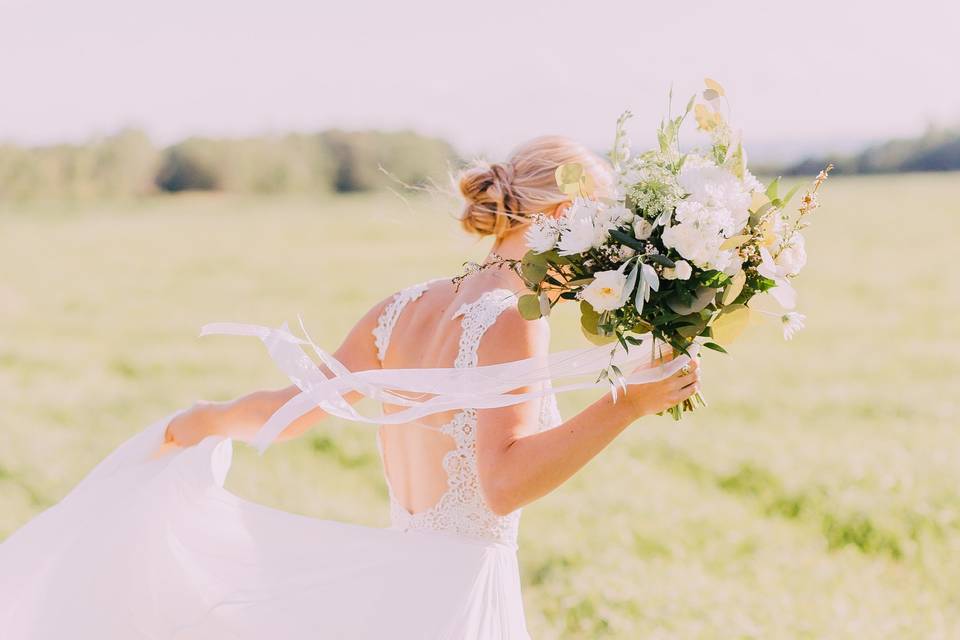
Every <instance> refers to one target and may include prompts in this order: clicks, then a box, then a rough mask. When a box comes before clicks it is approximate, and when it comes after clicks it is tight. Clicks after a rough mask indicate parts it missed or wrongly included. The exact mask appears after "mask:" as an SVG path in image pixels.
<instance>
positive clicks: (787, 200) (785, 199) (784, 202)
mask: <svg viewBox="0 0 960 640" xmlns="http://www.w3.org/2000/svg"><path fill="white" fill-rule="evenodd" d="M800 186H801V185H800V183H799V182H798V183H797V184H795V185H793V187H792V188H791V189H790V191H787V195H785V196H783V197H782V198H780V205H779V206H780V208H783V207H786V206H787V205H788V204H790V200H791V199H793V196H794V195H796V193H797V190H798V189H799V188H800Z"/></svg>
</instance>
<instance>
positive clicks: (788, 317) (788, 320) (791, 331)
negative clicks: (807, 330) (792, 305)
mask: <svg viewBox="0 0 960 640" xmlns="http://www.w3.org/2000/svg"><path fill="white" fill-rule="evenodd" d="M806 319H807V316H805V315H803V314H802V313H798V312H796V311H790V312H787V313H785V314H783V315H782V316H780V322H781V324H782V325H783V339H784V340H792V339H793V336H794V335H795V334H796V333H797V332H798V331H800V330H801V329H803V328H804V327H805V326H806V325H805V322H806Z"/></svg>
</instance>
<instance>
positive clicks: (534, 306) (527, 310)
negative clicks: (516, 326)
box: [517, 293, 542, 320]
mask: <svg viewBox="0 0 960 640" xmlns="http://www.w3.org/2000/svg"><path fill="white" fill-rule="evenodd" d="M517 310H518V311H519V312H520V315H521V316H523V318H524V319H525V320H537V319H538V318H540V317H542V316H541V314H540V297H539V296H537V295H536V294H533V293H527V294H524V295H522V296H520V299H519V300H517Z"/></svg>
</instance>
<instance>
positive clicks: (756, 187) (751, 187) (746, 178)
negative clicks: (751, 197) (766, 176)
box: [743, 169, 767, 193]
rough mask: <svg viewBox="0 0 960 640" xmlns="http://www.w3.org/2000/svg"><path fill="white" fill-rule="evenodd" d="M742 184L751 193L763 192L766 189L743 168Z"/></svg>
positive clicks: (755, 177)
mask: <svg viewBox="0 0 960 640" xmlns="http://www.w3.org/2000/svg"><path fill="white" fill-rule="evenodd" d="M743 186H744V187H745V188H746V190H747V191H749V192H751V193H763V192H764V191H766V189H767V188H766V187H765V186H764V184H763V183H762V182H760V180H758V179H757V176H755V175H753V174H752V173H750V170H749V169H744V170H743Z"/></svg>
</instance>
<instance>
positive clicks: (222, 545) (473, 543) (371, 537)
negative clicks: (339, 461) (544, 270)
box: [0, 284, 560, 640]
mask: <svg viewBox="0 0 960 640" xmlns="http://www.w3.org/2000/svg"><path fill="white" fill-rule="evenodd" d="M426 288H427V284H423V285H417V286H414V287H410V288H408V289H406V290H404V291H401V292H400V293H398V294H396V296H395V297H394V298H393V300H392V301H391V302H390V303H389V304H388V306H387V307H386V309H385V311H384V312H383V315H382V316H381V318H380V322H379V324H378V326H377V328H376V330H375V332H374V339H375V344H376V347H377V350H378V353H379V355H380V357H381V360H382V358H383V355H384V354H385V353H386V350H387V348H388V346H389V343H390V336H391V332H392V329H393V326H394V324H395V323H396V321H397V318H398V317H399V316H400V314H401V312H402V311H403V309H404V307H405V306H407V305H408V304H409V303H410V302H412V301H414V300H416V299H417V298H418V297H419V296H420V295H421V294H422V293H423V291H424V290H425V289H426ZM513 304H515V297H513V294H512V293H511V292H509V291H505V290H497V291H488V292H486V293H484V294H483V295H481V296H480V297H479V299H477V300H476V301H474V302H472V303H468V304H465V305H463V306H462V307H461V308H460V310H459V312H458V314H457V316H458V317H462V320H461V326H462V333H461V337H460V343H459V353H458V354H457V357H456V362H455V367H457V368H464V367H475V366H476V364H477V349H478V346H479V344H480V340H481V338H482V336H483V334H484V332H485V331H486V330H487V328H488V327H490V326H491V325H492V324H493V323H494V322H495V321H496V319H497V317H498V315H499V314H500V313H501V312H502V311H503V310H504V309H506V308H507V307H509V306H511V305H513ZM542 403H543V404H542V407H543V409H542V411H541V418H540V427H541V428H548V427H551V426H555V425H556V424H558V423H559V420H560V419H559V415H558V413H557V409H556V400H555V397H554V396H553V395H546V396H544V397H543V398H542ZM169 419H170V417H168V418H165V419H163V420H160V421H158V422H156V423H155V424H153V425H150V426H149V427H148V428H147V429H146V430H145V431H143V432H142V433H140V434H139V435H137V436H135V437H133V438H132V439H130V440H129V441H127V442H126V443H125V444H123V445H122V446H120V447H119V448H118V449H117V450H116V451H114V452H113V453H112V454H111V455H110V456H108V457H107V458H106V459H105V460H104V461H103V462H102V463H101V464H100V465H98V466H97V467H96V468H95V469H94V470H93V471H92V472H91V473H90V474H89V475H88V476H87V477H86V478H84V479H83V481H81V482H80V484H79V485H78V486H77V487H76V488H75V489H74V490H73V491H71V492H70V493H69V494H68V495H67V496H66V497H65V498H64V499H63V500H62V501H61V502H60V503H59V504H57V505H56V506H54V507H52V508H50V509H48V510H47V511H45V512H44V513H42V514H40V515H39V516H37V517H36V518H35V519H33V520H32V521H31V522H29V523H28V524H26V525H25V526H24V527H23V528H21V529H20V530H19V531H17V532H16V533H14V534H13V535H12V536H11V537H10V538H9V539H7V540H6V541H5V542H3V543H2V544H0V638H3V639H4V640H27V639H30V640H42V639H51V640H53V639H56V640H63V639H66V638H71V639H73V638H77V639H91V640H93V639H96V640H134V639H139V638H149V639H164V638H178V639H187V638H190V639H203V640H220V639H224V640H225V639H231V640H232V639H250V640H253V639H256V640H265V639H267V638H277V639H284V640H296V639H301V638H302V639H307V638H309V639H310V640H317V639H327V638H330V639H334V638H336V639H339V638H344V639H352V638H371V639H373V638H376V639H378V640H383V639H388V638H389V639H407V638H409V639H411V640H413V639H417V640H420V639H433V638H449V639H456V640H469V639H477V640H480V639H482V640H495V639H518V638H528V634H527V631H526V627H525V622H524V613H523V604H522V600H521V594H520V580H519V571H518V566H517V555H516V542H517V528H518V524H519V519H520V513H519V511H517V512H514V513H511V514H509V515H506V516H498V515H496V514H494V513H493V512H492V511H490V509H488V508H487V506H486V504H485V502H484V499H483V496H482V495H481V493H480V486H479V482H478V477H477V460H476V447H475V440H476V433H477V415H476V411H475V410H474V409H462V410H460V411H458V412H456V413H455V415H454V417H453V419H452V420H450V421H449V423H447V424H446V425H445V426H443V427H442V429H441V431H442V433H445V434H447V435H449V436H450V437H451V438H452V439H453V441H454V443H455V446H454V448H453V449H452V450H451V451H450V452H449V453H447V454H446V456H445V457H444V459H443V468H444V469H445V471H446V475H447V480H448V487H447V490H446V492H445V493H444V494H443V495H442V497H441V498H440V500H439V501H438V502H437V503H436V504H435V506H433V507H431V508H429V509H426V510H424V511H419V512H417V513H410V512H409V511H407V510H406V509H405V508H404V507H403V506H402V505H401V504H400V503H399V502H398V500H397V499H396V497H395V495H394V492H393V490H391V491H390V503H391V506H390V511H391V521H392V525H391V526H390V528H388V529H377V528H369V527H363V526H356V525H350V524H344V523H340V522H333V521H326V520H317V519H312V518H308V517H303V516H299V515H294V514H291V513H286V512H283V511H278V510H275V509H271V508H267V507H265V506H262V505H258V504H255V503H251V502H248V501H246V500H243V499H241V498H239V497H237V496H235V495H233V494H232V493H230V492H229V491H227V490H225V489H224V488H223V483H224V479H225V477H226V474H227V472H228V470H229V468H230V462H231V451H232V449H231V446H232V445H231V441H230V440H227V439H224V438H220V437H209V438H207V439H205V440H204V441H203V442H201V443H200V444H198V445H197V446H195V447H191V448H188V449H183V450H179V451H177V452H175V453H172V454H168V455H166V456H163V457H161V458H157V459H154V458H152V455H151V454H152V453H153V452H154V451H155V450H156V449H157V447H158V445H160V443H161V442H162V439H163V434H164V431H165V428H166V424H167V422H168V421H169ZM378 444H379V437H378ZM382 453H383V452H382V449H381V454H382ZM388 486H389V483H388ZM327 490H331V491H332V490H341V489H340V488H339V487H337V488H334V487H329V488H328V489H327Z"/></svg>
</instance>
